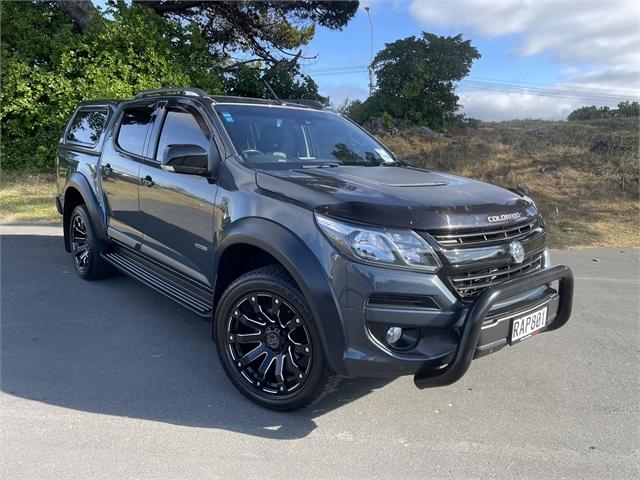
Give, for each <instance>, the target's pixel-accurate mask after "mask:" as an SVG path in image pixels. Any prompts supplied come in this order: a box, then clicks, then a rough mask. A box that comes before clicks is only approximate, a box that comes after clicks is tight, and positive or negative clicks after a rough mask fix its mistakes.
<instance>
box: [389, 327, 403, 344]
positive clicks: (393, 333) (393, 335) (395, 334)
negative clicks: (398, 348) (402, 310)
mask: <svg viewBox="0 0 640 480" xmlns="http://www.w3.org/2000/svg"><path fill="white" fill-rule="evenodd" d="M386 338H387V343H388V344H389V345H393V344H394V343H397V342H398V340H400V339H401V338H402V328H400V327H389V329H388V330H387V334H386Z"/></svg>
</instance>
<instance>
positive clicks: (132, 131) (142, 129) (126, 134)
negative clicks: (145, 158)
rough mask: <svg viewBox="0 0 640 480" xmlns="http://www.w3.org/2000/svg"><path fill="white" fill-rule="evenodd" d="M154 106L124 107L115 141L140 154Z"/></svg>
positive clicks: (129, 150) (121, 146) (130, 151)
mask: <svg viewBox="0 0 640 480" xmlns="http://www.w3.org/2000/svg"><path fill="white" fill-rule="evenodd" d="M154 111H155V107H154V106H150V105H141V106H136V107H129V108H127V109H125V111H124V113H123V115H122V120H121V121H120V129H119V130H118V139H117V143H118V146H119V147H120V148H122V149H123V150H125V151H127V152H129V153H133V154H135V155H140V156H141V155H142V154H143V149H144V142H145V139H146V137H147V130H148V129H149V125H151V121H152V119H153V113H154Z"/></svg>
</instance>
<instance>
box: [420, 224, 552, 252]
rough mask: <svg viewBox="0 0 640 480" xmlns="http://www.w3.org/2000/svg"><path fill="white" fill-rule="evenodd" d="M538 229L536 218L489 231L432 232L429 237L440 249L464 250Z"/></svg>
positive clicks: (496, 243) (499, 242)
mask: <svg viewBox="0 0 640 480" xmlns="http://www.w3.org/2000/svg"><path fill="white" fill-rule="evenodd" d="M538 227H540V222H539V221H538V219H537V218H533V219H526V220H525V221H523V222H520V223H516V224H511V225H507V226H502V227H496V228H489V229H469V230H460V231H454V232H433V233H431V236H432V237H433V239H434V240H435V241H436V242H438V245H440V247H442V248H446V249H449V248H466V247H474V248H477V247H484V246H490V245H498V244H501V243H504V242H506V241H508V240H511V239H514V238H518V237H521V236H524V235H526V234H528V233H530V232H532V231H534V230H535V229H537V228H538Z"/></svg>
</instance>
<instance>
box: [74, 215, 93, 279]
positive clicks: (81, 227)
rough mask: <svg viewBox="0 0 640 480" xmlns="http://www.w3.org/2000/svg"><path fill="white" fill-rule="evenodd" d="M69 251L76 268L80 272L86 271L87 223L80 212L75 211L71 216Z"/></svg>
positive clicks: (87, 257)
mask: <svg viewBox="0 0 640 480" xmlns="http://www.w3.org/2000/svg"><path fill="white" fill-rule="evenodd" d="M70 230H71V231H70V235H71V253H72V254H73V261H74V262H75V264H76V268H77V269H78V270H79V271H80V272H86V271H87V270H88V268H89V255H90V253H91V252H90V251H89V248H90V247H89V240H88V238H87V225H86V224H85V223H84V219H83V218H82V215H81V214H80V212H75V213H74V215H73V217H72V218H71V229H70Z"/></svg>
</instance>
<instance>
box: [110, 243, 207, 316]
mask: <svg viewBox="0 0 640 480" xmlns="http://www.w3.org/2000/svg"><path fill="white" fill-rule="evenodd" d="M102 257H103V258H104V259H105V260H106V261H107V262H109V263H110V264H111V265H113V266H114V267H116V268H117V269H118V270H121V271H122V272H124V273H126V274H127V275H129V276H131V277H133V278H135V279H136V280H139V281H141V282H142V283H144V284H145V285H147V286H149V287H151V288H153V289H154V290H156V291H157V292H160V293H162V294H163V295H164V296H166V297H168V298H170V299H171V300H174V301H176V302H178V303H179V304H181V305H182V306H184V307H186V308H188V309H189V310H192V311H193V312H195V313H197V314H198V315H202V316H205V317H210V316H211V314H212V306H213V292H212V291H211V290H210V289H209V288H207V287H205V286H202V285H200V284H197V283H195V282H193V281H192V280H190V279H188V278H187V277H185V276H184V275H182V274H180V273H177V272H173V271H170V270H169V269H167V268H166V267H163V266H161V265H159V264H157V263H156V262H155V261H153V260H150V259H148V258H145V257H142V256H141V255H139V254H138V253H137V252H135V251H133V250H131V249H129V248H127V247H124V246H123V247H118V248H117V249H116V250H115V251H114V252H109V253H103V254H102Z"/></svg>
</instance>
